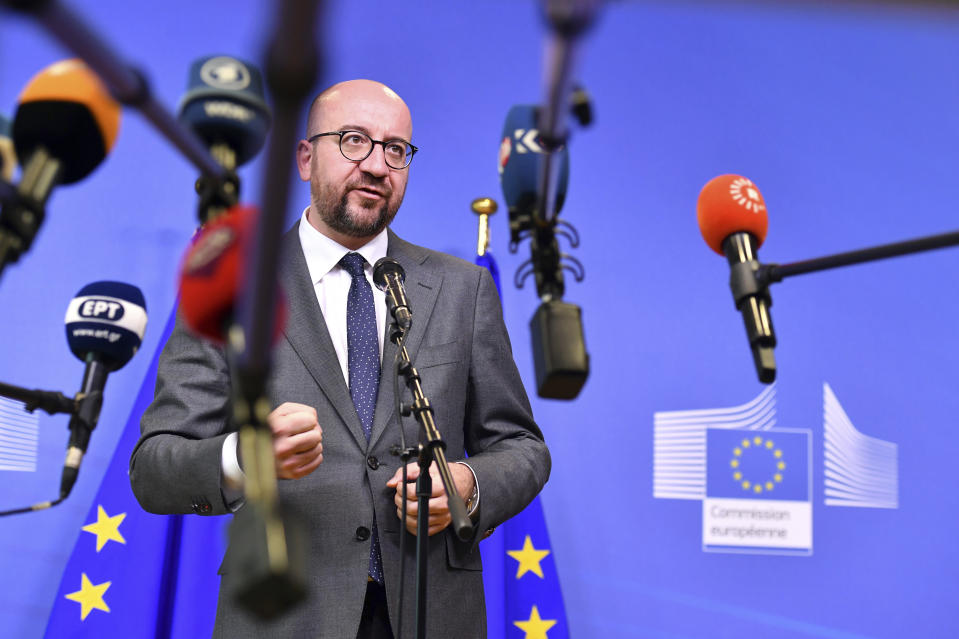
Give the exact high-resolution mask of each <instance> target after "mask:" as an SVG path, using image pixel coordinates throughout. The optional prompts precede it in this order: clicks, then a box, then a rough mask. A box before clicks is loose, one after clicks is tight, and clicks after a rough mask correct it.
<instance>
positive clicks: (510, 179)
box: [498, 104, 569, 244]
mask: <svg viewBox="0 0 959 639" xmlns="http://www.w3.org/2000/svg"><path fill="white" fill-rule="evenodd" d="M538 118H539V107H536V106H533V105H530V104H518V105H516V106H513V107H512V108H511V109H510V110H509V113H507V114H506V121H505V122H504V123H503V135H502V141H501V142H500V147H499V166H498V169H499V177H500V185H501V186H502V187H503V197H504V198H505V199H506V206H507V208H508V209H509V226H510V241H511V242H513V243H514V244H515V243H517V242H518V241H519V234H520V232H522V231H527V230H529V229H530V228H532V227H533V216H534V215H537V214H538V215H539V217H540V219H547V217H550V216H553V217H555V216H556V215H558V214H559V212H560V210H562V208H563V204H564V203H565V200H566V188H567V185H568V182H569V150H568V149H567V148H566V147H565V146H564V147H563V148H561V149H559V150H556V151H554V155H555V156H556V157H555V160H556V161H557V162H558V165H559V166H558V168H559V173H558V176H557V180H556V187H557V192H556V210H555V211H548V212H545V211H536V206H537V203H538V200H539V195H540V194H539V179H540V172H541V171H542V169H543V167H542V164H543V161H544V160H543V158H544V157H545V154H546V151H547V149H546V147H545V145H544V143H543V141H542V139H541V138H540V134H539V129H538V124H537V121H538Z"/></svg>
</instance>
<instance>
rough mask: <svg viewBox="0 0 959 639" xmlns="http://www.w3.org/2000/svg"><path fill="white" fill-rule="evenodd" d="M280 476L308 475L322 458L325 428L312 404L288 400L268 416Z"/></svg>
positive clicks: (295, 476) (297, 477)
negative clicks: (295, 402) (307, 404)
mask: <svg viewBox="0 0 959 639" xmlns="http://www.w3.org/2000/svg"><path fill="white" fill-rule="evenodd" d="M266 421H267V423H268V424H269V425H270V430H272V431H273V457H274V458H275V459H276V476H277V477H279V478H280V479H299V478H300V477H306V476H307V475H309V474H310V473H312V472H313V471H314V470H316V467H317V466H319V465H320V462H322V461H323V429H322V428H320V424H319V422H318V421H317V418H316V409H315V408H313V407H312V406H305V405H303V404H294V403H293V402H286V403H284V404H281V405H280V406H278V407H277V408H276V409H275V410H274V411H273V412H272V413H270V415H269V416H268V417H267V418H266Z"/></svg>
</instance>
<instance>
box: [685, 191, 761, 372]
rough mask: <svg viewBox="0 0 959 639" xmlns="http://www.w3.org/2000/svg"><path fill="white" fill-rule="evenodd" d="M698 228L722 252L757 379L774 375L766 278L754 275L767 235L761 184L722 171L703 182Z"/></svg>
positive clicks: (699, 202)
mask: <svg viewBox="0 0 959 639" xmlns="http://www.w3.org/2000/svg"><path fill="white" fill-rule="evenodd" d="M696 217H697V219H698V220H699V230H700V232H701V233H702V235H703V239H705V240H706V244H708V245H709V247H710V248H711V249H713V250H714V251H716V252H717V253H719V254H720V255H725V256H726V259H727V261H728V262H729V266H730V277H729V286H730V288H731V289H732V292H733V300H734V301H735V303H736V308H737V309H738V310H739V311H740V312H741V313H742V316H743V321H744V323H745V325H746V336H747V338H748V339H749V347H750V349H751V350H752V354H753V363H754V365H755V367H756V373H757V375H758V376H759V381H761V382H763V383H765V384H771V383H772V382H773V381H774V380H775V379H776V359H775V356H774V354H773V348H774V347H775V346H776V333H775V331H774V330H773V323H772V316H771V315H770V313H769V307H771V306H772V297H771V296H770V294H769V288H768V285H767V284H768V283H767V282H765V281H763V280H762V279H761V278H760V277H758V271H759V268H760V266H761V264H760V262H759V256H758V253H757V251H758V249H759V247H760V246H761V245H762V243H763V240H765V239H766V229H767V226H768V222H769V220H768V218H767V215H766V203H765V201H764V200H763V196H762V194H761V193H760V192H759V188H758V187H757V186H756V185H755V184H753V182H752V181H751V180H749V179H748V178H745V177H742V176H740V175H720V176H718V177H715V178H713V179H712V180H710V181H709V182H707V183H706V186H704V187H703V189H702V191H700V193H699V200H698V202H697V204H696Z"/></svg>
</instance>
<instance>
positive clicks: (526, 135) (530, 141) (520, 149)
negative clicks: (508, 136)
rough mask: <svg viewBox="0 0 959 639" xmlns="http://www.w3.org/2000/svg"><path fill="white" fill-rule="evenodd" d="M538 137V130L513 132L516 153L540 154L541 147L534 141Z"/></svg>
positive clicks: (517, 130)
mask: <svg viewBox="0 0 959 639" xmlns="http://www.w3.org/2000/svg"><path fill="white" fill-rule="evenodd" d="M538 137H539V130H537V129H516V130H515V131H513V138H515V140H516V152H517V153H542V152H543V147H541V146H540V145H539V143H538V142H537V141H536V138H538Z"/></svg>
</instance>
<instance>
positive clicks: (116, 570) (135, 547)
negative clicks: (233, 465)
mask: <svg viewBox="0 0 959 639" xmlns="http://www.w3.org/2000/svg"><path fill="white" fill-rule="evenodd" d="M173 317H174V316H173V315H172V314H171V316H170V319H169V320H168V321H167V325H166V328H165V329H164V334H163V337H162V338H161V340H160V343H161V344H165V343H166V341H167V338H168V337H169V336H170V331H171V330H172V329H173ZM158 359H159V352H157V353H156V354H155V355H154V356H153V361H152V362H151V364H150V368H149V369H148V373H147V376H146V379H144V381H143V385H142V386H141V388H140V392H139V393H138V394H137V398H136V401H135V403H134V405H133V410H132V411H131V413H130V418H129V419H128V420H127V424H126V426H125V428H124V430H123V434H122V435H121V437H120V441H119V443H118V444H117V447H116V450H115V452H114V453H113V459H112V460H111V462H110V466H109V467H108V468H107V471H106V474H105V475H104V477H103V483H102V484H101V485H100V490H99V491H98V492H97V495H96V498H95V499H94V500H93V503H92V504H91V506H90V511H89V513H88V515H87V517H86V519H85V520H84V521H85V522H86V523H85V525H84V526H82V527H81V529H80V530H78V531H77V541H76V544H75V545H74V548H73V554H72V555H71V556H70V560H69V562H68V563H67V566H66V569H65V570H64V572H63V577H62V578H61V581H60V589H59V591H58V593H57V598H56V601H55V603H54V605H53V611H52V612H51V614H50V618H49V620H48V622H47V630H46V636H47V637H50V638H57V639H60V638H62V637H134V638H139V637H143V638H146V637H151V638H156V639H168V638H170V637H184V638H186V637H202V636H207V637H208V636H210V635H211V634H212V632H213V619H214V615H215V612H216V597H217V591H218V588H219V583H218V576H217V568H218V565H219V562H220V559H221V557H222V556H223V550H224V548H225V537H224V535H225V530H224V524H225V519H227V518H221V517H196V516H193V517H190V516H181V515H173V516H164V515H151V514H149V513H147V512H145V511H143V510H142V509H141V508H140V505H139V504H138V503H137V501H136V498H135V497H134V496H133V491H132V490H131V488H130V479H129V476H128V471H127V468H128V465H129V459H130V452H131V451H132V450H133V447H134V445H135V444H136V442H137V439H138V438H139V435H140V427H139V422H140V415H142V414H143V411H144V410H145V409H146V407H147V406H148V405H149V404H150V402H151V401H152V399H153V388H154V385H155V383H156V369H157V360H158Z"/></svg>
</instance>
